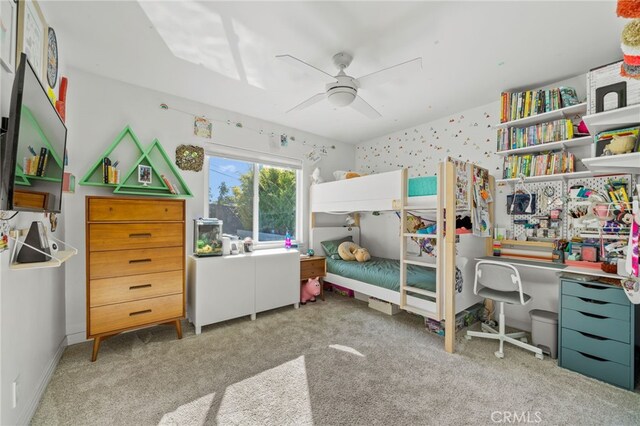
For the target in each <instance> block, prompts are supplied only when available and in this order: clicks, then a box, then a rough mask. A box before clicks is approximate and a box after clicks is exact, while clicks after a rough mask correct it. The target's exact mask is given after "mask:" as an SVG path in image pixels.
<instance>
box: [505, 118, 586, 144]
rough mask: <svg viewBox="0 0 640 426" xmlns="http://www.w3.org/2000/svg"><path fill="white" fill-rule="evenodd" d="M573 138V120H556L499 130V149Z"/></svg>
mask: <svg viewBox="0 0 640 426" xmlns="http://www.w3.org/2000/svg"><path fill="white" fill-rule="evenodd" d="M572 138H573V123H572V122H571V120H556V121H550V122H548V123H540V124H535V125H533V126H529V127H509V128H507V129H498V140H497V149H498V151H505V150H508V149H517V148H524V147H527V146H534V145H541V144H544V143H549V142H558V141H563V140H567V139H572Z"/></svg>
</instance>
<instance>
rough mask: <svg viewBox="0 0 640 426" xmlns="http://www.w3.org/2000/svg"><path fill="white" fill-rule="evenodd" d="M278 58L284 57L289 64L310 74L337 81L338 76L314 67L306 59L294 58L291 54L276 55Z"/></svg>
mask: <svg viewBox="0 0 640 426" xmlns="http://www.w3.org/2000/svg"><path fill="white" fill-rule="evenodd" d="M276 58H278V59H282V60H283V61H285V62H286V63H288V64H289V65H292V66H294V67H296V68H298V69H300V70H302V71H306V72H308V73H310V74H313V75H314V76H316V77H320V78H322V79H323V80H325V81H326V80H327V79H329V80H333V81H336V78H335V77H334V76H332V75H331V74H329V73H326V72H324V71H322V70H321V69H318V68H316V67H314V66H313V65H310V64H308V63H306V62H305V61H302V60H300V59H298V58H294V57H293V56H291V55H276Z"/></svg>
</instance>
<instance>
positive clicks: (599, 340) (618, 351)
mask: <svg viewBox="0 0 640 426" xmlns="http://www.w3.org/2000/svg"><path fill="white" fill-rule="evenodd" d="M561 333H562V347H563V348H568V349H573V350H575V351H578V352H582V353H585V354H588V355H594V356H597V357H600V358H602V359H605V360H607V361H614V362H617V363H618V364H622V365H631V347H630V345H629V344H627V343H621V342H618V341H616V340H610V339H606V338H604V337H598V336H594V335H592V334H587V333H581V332H579V331H575V330H569V329H567V328H563V329H562V331H561Z"/></svg>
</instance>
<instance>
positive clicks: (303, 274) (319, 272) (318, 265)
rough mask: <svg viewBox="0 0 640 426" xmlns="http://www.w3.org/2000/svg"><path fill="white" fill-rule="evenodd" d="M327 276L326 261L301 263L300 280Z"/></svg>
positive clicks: (318, 260)
mask: <svg viewBox="0 0 640 426" xmlns="http://www.w3.org/2000/svg"><path fill="white" fill-rule="evenodd" d="M325 274H326V272H325V266H324V259H317V260H305V261H302V262H300V279H301V280H306V279H307V278H315V277H324V276H325Z"/></svg>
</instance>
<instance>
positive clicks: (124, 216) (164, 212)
mask: <svg viewBox="0 0 640 426" xmlns="http://www.w3.org/2000/svg"><path fill="white" fill-rule="evenodd" d="M87 203H88V205H87V215H88V216H87V217H88V219H89V221H90V222H109V221H125V222H130V221H131V222H135V221H145V222H149V221H163V220H166V221H181V220H184V201H182V200H161V202H160V200H154V199H139V198H132V199H127V198H89V199H88V202H87Z"/></svg>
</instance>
